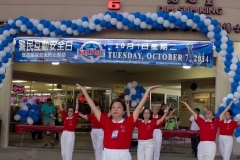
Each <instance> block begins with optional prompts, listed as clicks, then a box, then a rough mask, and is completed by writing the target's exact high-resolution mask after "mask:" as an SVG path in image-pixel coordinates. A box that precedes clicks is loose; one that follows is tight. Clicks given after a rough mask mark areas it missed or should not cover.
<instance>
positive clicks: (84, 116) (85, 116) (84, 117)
mask: <svg viewBox="0 0 240 160" xmlns="http://www.w3.org/2000/svg"><path fill="white" fill-rule="evenodd" d="M79 116H80V117H82V118H83V119H86V120H88V117H87V115H84V114H82V113H79Z"/></svg>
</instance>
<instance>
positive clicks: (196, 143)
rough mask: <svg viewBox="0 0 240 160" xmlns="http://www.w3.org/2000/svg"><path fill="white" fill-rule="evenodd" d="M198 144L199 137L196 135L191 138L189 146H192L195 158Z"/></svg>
mask: <svg viewBox="0 0 240 160" xmlns="http://www.w3.org/2000/svg"><path fill="white" fill-rule="evenodd" d="M199 142H200V136H198V135H196V136H194V137H193V138H191V144H192V149H193V151H194V154H195V157H197V152H198V149H197V148H198V144H199Z"/></svg>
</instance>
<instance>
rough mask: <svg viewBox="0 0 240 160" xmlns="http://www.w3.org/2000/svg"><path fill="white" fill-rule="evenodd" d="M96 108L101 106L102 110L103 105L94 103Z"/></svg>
mask: <svg viewBox="0 0 240 160" xmlns="http://www.w3.org/2000/svg"><path fill="white" fill-rule="evenodd" d="M94 104H95V106H99V108H100V109H101V108H102V105H101V104H100V103H97V102H94Z"/></svg>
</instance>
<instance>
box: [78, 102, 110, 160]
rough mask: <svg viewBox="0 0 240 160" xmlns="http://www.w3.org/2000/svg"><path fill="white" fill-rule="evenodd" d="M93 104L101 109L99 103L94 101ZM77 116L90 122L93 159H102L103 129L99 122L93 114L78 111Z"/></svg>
mask: <svg viewBox="0 0 240 160" xmlns="http://www.w3.org/2000/svg"><path fill="white" fill-rule="evenodd" d="M95 106H96V108H97V109H98V110H99V111H101V107H100V104H98V103H95ZM104 114H105V113H104ZM106 115H107V114H106ZM79 116H80V117H82V118H84V119H86V120H88V121H90V122H91V123H92V131H91V138H92V144H93V149H94V154H95V159H96V160H102V151H103V130H102V126H101V124H100V123H99V121H98V120H97V118H96V117H95V115H94V114H88V115H84V114H82V113H79ZM108 117H110V114H108Z"/></svg>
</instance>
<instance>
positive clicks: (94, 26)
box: [89, 15, 110, 30]
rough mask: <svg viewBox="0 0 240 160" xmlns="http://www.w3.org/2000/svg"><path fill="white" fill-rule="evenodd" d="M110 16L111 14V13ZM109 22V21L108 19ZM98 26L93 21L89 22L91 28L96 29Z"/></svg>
mask: <svg viewBox="0 0 240 160" xmlns="http://www.w3.org/2000/svg"><path fill="white" fill-rule="evenodd" d="M109 16H110V15H109ZM108 22H109V21H108ZM95 28H96V25H95V23H93V22H91V23H89V29H91V30H94V29H95Z"/></svg>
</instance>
